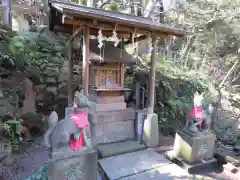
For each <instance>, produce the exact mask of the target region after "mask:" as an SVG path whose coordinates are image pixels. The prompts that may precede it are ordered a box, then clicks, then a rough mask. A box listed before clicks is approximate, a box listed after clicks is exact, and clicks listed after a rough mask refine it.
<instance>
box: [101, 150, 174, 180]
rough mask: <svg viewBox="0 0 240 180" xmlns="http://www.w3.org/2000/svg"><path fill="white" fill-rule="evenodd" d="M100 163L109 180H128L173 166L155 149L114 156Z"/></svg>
mask: <svg viewBox="0 0 240 180" xmlns="http://www.w3.org/2000/svg"><path fill="white" fill-rule="evenodd" d="M98 162H99V164H100V166H101V168H102V169H103V171H104V172H105V174H106V175H107V178H108V179H109V180H117V179H124V178H126V179H128V178H129V177H131V176H134V175H137V174H139V173H142V172H144V171H149V170H151V169H154V168H158V167H161V166H164V165H168V164H171V162H170V161H168V160H167V159H166V158H165V157H164V156H163V155H160V154H158V153H156V152H155V151H154V150H153V149H146V150H141V151H137V152H132V153H127V154H121V155H118V156H112V157H108V158H104V159H100V160H98ZM133 179H136V180H137V178H133ZM145 179H146V180H147V179H149V177H148V178H145Z"/></svg>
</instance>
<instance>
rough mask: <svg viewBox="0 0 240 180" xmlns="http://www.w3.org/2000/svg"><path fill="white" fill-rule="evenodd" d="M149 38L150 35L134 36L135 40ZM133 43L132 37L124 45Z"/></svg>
mask: <svg viewBox="0 0 240 180" xmlns="http://www.w3.org/2000/svg"><path fill="white" fill-rule="evenodd" d="M147 38H148V35H142V36H138V37H135V38H134V42H138V41H142V40H144V39H147ZM131 43H132V39H129V40H127V41H125V42H124V45H127V44H131Z"/></svg>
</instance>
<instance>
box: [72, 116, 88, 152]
mask: <svg viewBox="0 0 240 180" xmlns="http://www.w3.org/2000/svg"><path fill="white" fill-rule="evenodd" d="M70 119H71V120H72V121H73V122H74V123H75V124H76V126H77V127H78V128H85V129H87V128H88V119H87V115H86V113H85V112H72V113H71V114H70ZM68 146H69V147H70V148H71V149H72V150H75V151H76V150H79V149H81V148H82V147H84V146H85V144H84V138H83V133H82V132H80V136H79V139H78V140H77V139H75V138H74V136H73V135H72V136H70V140H69V143H68Z"/></svg>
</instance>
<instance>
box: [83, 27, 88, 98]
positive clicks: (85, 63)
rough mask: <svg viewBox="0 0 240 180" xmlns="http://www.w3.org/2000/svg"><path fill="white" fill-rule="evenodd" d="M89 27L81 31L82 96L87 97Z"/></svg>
mask: <svg viewBox="0 0 240 180" xmlns="http://www.w3.org/2000/svg"><path fill="white" fill-rule="evenodd" d="M89 36H90V33H89V27H87V26H85V28H84V31H83V71H82V73H83V74H82V83H83V89H84V95H86V96H88V86H89V38H90V37H89Z"/></svg>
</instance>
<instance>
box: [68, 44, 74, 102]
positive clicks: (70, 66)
mask: <svg viewBox="0 0 240 180" xmlns="http://www.w3.org/2000/svg"><path fill="white" fill-rule="evenodd" d="M72 79H73V59H72V40H70V41H69V52H68V106H72V105H73V88H72Z"/></svg>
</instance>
